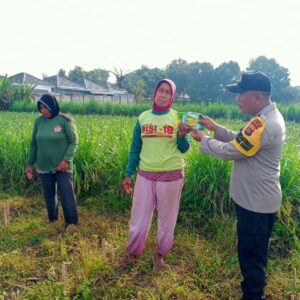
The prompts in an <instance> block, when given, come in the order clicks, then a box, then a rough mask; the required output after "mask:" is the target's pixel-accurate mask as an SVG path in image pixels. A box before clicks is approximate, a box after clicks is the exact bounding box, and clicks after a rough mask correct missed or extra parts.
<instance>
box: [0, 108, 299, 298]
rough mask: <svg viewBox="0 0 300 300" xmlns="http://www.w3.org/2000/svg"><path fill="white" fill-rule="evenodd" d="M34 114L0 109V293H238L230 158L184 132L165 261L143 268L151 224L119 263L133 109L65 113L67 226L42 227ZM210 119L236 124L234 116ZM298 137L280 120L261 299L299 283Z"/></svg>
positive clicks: (148, 262)
mask: <svg viewBox="0 0 300 300" xmlns="http://www.w3.org/2000/svg"><path fill="white" fill-rule="evenodd" d="M37 116H38V114H35V113H15V112H0V192H1V191H2V193H3V194H2V195H1V197H0V226H1V227H0V228H1V229H0V299H2V298H3V299H12V297H19V298H15V299H238V295H239V293H240V291H239V281H240V280H241V278H240V277H239V269H238V263H237V257H236V253H235V252H236V250H235V247H236V238H235V224H234V217H233V214H234V213H233V209H232V202H231V200H230V199H229V196H228V186H229V177H230V170H231V166H232V163H231V162H224V161H220V160H216V159H214V158H211V157H208V156H205V155H202V154H200V152H199V149H198V144H197V143H195V142H193V143H192V149H191V150H190V151H189V152H188V153H187V155H186V169H185V174H186V178H185V186H184V190H183V194H182V200H181V208H180V215H179V221H178V226H177V228H176V238H175V244H174V251H173V252H172V253H171V254H170V257H169V259H168V260H167V263H169V265H170V268H168V269H167V270H166V271H164V272H162V273H161V272H159V273H153V271H152V267H151V266H152V262H151V251H152V252H153V249H154V241H155V228H154V229H153V232H151V233H150V241H149V243H148V244H147V249H148V248H149V249H150V250H147V251H148V252H147V251H146V253H145V257H144V258H143V259H142V260H141V262H139V263H138V264H137V265H136V266H134V267H133V268H132V269H125V270H118V269H116V267H115V266H114V263H115V261H116V259H117V257H118V255H120V254H121V252H122V250H123V249H124V248H125V246H126V238H127V230H128V220H129V214H128V209H129V208H130V204H131V199H130V197H129V196H125V195H124V194H123V193H122V191H121V189H120V184H121V182H122V180H123V177H124V175H125V167H126V163H127V158H128V151H129V147H130V142H131V135H132V131H133V127H134V124H135V121H136V117H122V116H114V117H113V116H105V115H98V116H95V115H75V116H74V117H75V120H76V125H77V128H78V132H79V138H80V145H79V147H78V151H77V153H76V157H75V161H74V163H75V169H74V181H75V188H76V193H77V196H78V200H79V205H80V220H81V224H82V225H80V228H79V231H78V232H77V233H76V234H75V235H74V236H70V235H68V234H65V233H64V232H63V230H62V226H63V225H62V223H60V224H58V225H56V227H54V228H49V227H47V225H46V224H45V223H46V213H45V208H44V206H43V203H42V193H41V189H40V186H39V182H38V180H36V181H35V182H34V183H29V182H27V181H26V179H25V177H24V168H25V164H26V159H27V155H28V150H29V143H30V138H31V130H32V126H33V121H34V119H35V118H36V117H37ZM217 121H218V122H219V123H222V124H223V125H225V126H226V127H228V128H231V129H236V130H237V129H239V128H240V127H241V126H242V124H243V121H237V120H224V119H217ZM208 134H210V133H208ZM299 141H300V124H297V123H293V122H288V123H287V141H286V145H285V148H284V153H283V157H282V162H281V165H282V169H281V184H282V189H283V204H282V208H281V210H280V212H279V213H278V220H277V221H276V225H275V228H274V232H273V235H272V241H271V260H270V265H269V268H270V284H269V287H268V295H270V296H271V298H270V299H278V300H279V299H284V297H286V295H287V294H288V292H293V293H297V292H300V286H299V280H298V275H297V272H300V262H299V257H300V249H299V245H300V244H299V239H298V237H299V230H300V225H299V219H300V218H299V215H300V209H299V207H300V206H299V203H300V155H299V154H300V153H299V152H300V149H299V147H300V142H299ZM7 210H8V211H9V213H8V214H9V216H10V218H8V217H7V213H5V212H7ZM5 216H6V219H5ZM8 219H9V220H8ZM5 220H6V221H5ZM17 291H18V292H17ZM18 293H19V294H18ZM18 295H19V296H18ZM1 297H2V298H1Z"/></svg>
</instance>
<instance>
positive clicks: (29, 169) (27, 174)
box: [25, 167, 33, 181]
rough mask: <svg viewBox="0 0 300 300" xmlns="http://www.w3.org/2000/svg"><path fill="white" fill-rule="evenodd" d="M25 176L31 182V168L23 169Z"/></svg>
mask: <svg viewBox="0 0 300 300" xmlns="http://www.w3.org/2000/svg"><path fill="white" fill-rule="evenodd" d="M25 175H26V178H27V179H28V180H30V181H31V180H32V179H33V168H32V167H27V168H26V169H25Z"/></svg>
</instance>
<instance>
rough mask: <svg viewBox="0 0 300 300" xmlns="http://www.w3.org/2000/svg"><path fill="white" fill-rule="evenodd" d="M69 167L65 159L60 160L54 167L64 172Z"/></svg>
mask: <svg viewBox="0 0 300 300" xmlns="http://www.w3.org/2000/svg"><path fill="white" fill-rule="evenodd" d="M68 168H69V163H68V162H67V161H66V160H62V161H61V162H60V163H59V164H58V166H57V167H56V170H57V171H60V172H66V171H67V170H68Z"/></svg>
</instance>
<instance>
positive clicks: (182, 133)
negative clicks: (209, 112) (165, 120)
mask: <svg viewBox="0 0 300 300" xmlns="http://www.w3.org/2000/svg"><path fill="white" fill-rule="evenodd" d="M178 129H179V131H178V136H179V137H180V138H182V137H184V136H185V135H187V134H188V133H190V132H191V131H192V128H191V127H189V126H188V125H186V124H184V123H179V124H178Z"/></svg>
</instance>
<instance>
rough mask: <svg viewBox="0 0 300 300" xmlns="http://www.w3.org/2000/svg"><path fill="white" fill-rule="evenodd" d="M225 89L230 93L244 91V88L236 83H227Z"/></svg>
mask: <svg viewBox="0 0 300 300" xmlns="http://www.w3.org/2000/svg"><path fill="white" fill-rule="evenodd" d="M227 89H228V91H229V92H231V93H242V92H244V90H243V89H241V88H240V87H239V86H238V85H237V84H229V85H227Z"/></svg>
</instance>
